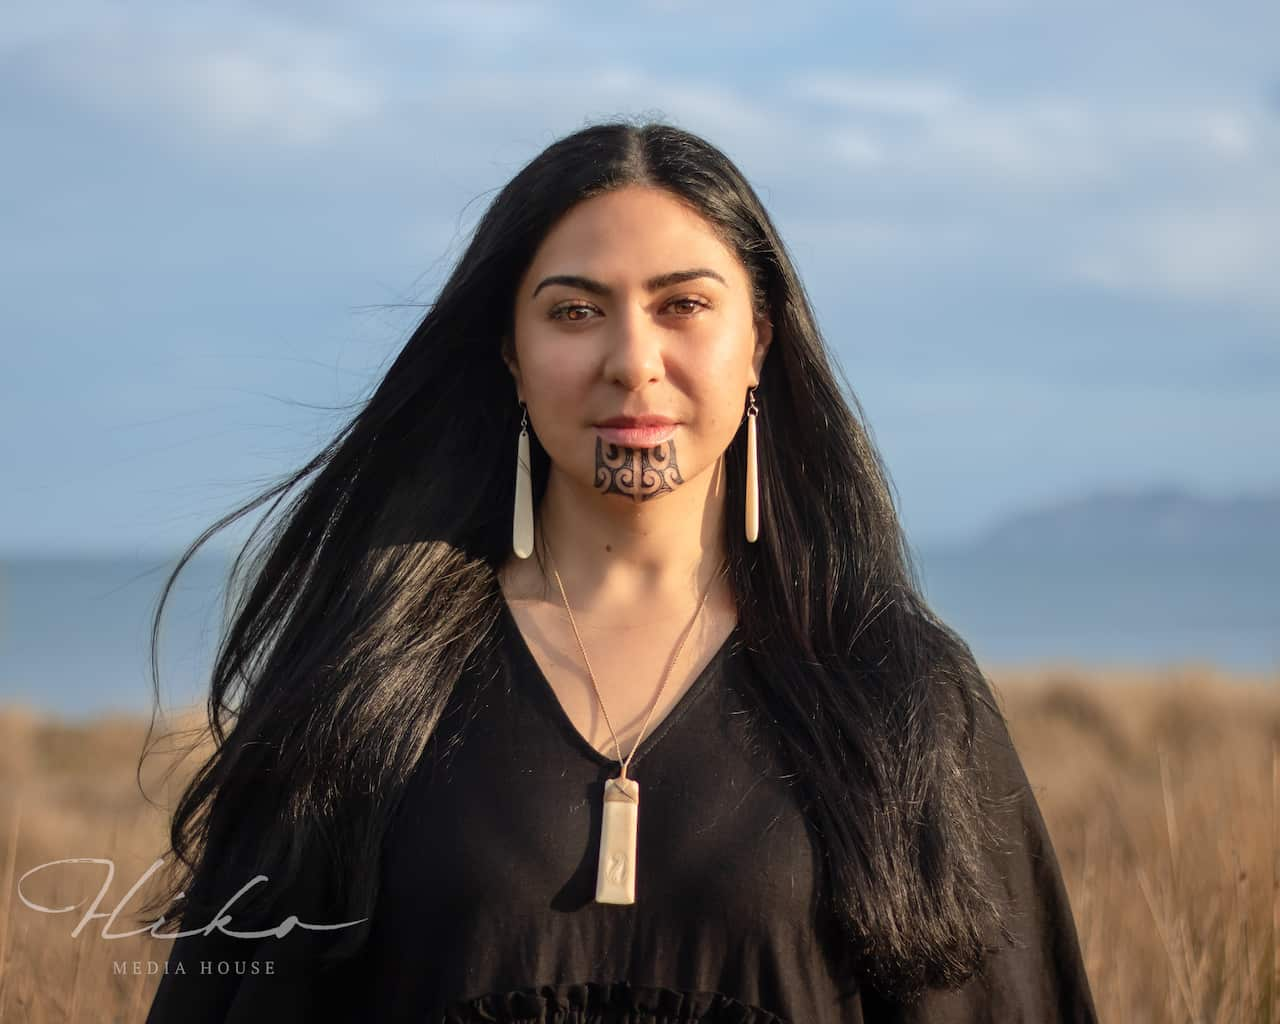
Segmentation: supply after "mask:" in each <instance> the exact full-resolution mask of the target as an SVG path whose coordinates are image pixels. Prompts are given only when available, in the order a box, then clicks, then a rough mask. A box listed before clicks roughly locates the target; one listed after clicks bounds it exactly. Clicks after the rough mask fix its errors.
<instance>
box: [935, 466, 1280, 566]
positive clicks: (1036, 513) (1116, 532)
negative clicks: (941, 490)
mask: <svg viewBox="0 0 1280 1024" xmlns="http://www.w3.org/2000/svg"><path fill="white" fill-rule="evenodd" d="M933 550H935V551H938V552H947V553H952V554H958V553H972V554H984V555H989V554H1019V553H1027V554H1030V553H1037V554H1043V553H1049V554H1052V553H1072V552H1080V553H1085V552H1093V553H1106V552H1123V553H1126V554H1137V553H1147V552H1149V553H1168V554H1173V553H1183V552H1184V553H1186V554H1206V553H1213V552H1236V553H1247V552H1251V551H1252V552H1257V553H1258V554H1259V555H1265V556H1267V557H1271V556H1276V555H1280V488H1277V489H1276V490H1273V491H1266V492H1261V493H1253V494H1241V495H1237V496H1235V497H1229V498H1211V497H1205V496H1202V495H1199V494H1196V493H1195V492H1193V491H1191V490H1190V489H1188V488H1185V487H1178V486H1156V487H1148V488H1145V489H1130V490H1102V491H1095V492H1093V493H1091V494H1086V495H1082V496H1080V497H1077V498H1072V499H1068V500H1064V501H1060V502H1055V503H1053V504H1049V505H1043V506H1040V507H1038V508H1032V509H1028V510H1026V511H1024V512H1020V513H1017V514H1014V515H1012V516H1009V517H1007V518H1005V519H1002V520H999V521H997V522H996V523H995V524H993V525H992V526H991V527H989V528H987V529H985V530H983V531H981V532H980V533H978V534H977V535H976V536H974V537H972V538H971V539H970V540H968V541H967V542H960V543H956V544H949V545H946V546H945V547H944V546H935V547H934V548H933ZM1277 586H1280V581H1277Z"/></svg>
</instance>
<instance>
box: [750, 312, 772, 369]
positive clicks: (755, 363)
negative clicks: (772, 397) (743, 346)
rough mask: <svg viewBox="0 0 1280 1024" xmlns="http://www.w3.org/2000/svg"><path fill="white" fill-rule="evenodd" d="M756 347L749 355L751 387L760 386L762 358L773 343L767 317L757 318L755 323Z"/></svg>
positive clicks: (770, 321)
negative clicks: (751, 377)
mask: <svg viewBox="0 0 1280 1024" xmlns="http://www.w3.org/2000/svg"><path fill="white" fill-rule="evenodd" d="M755 336H756V346H755V350H754V351H753V352H752V353H751V370H752V375H753V377H754V380H753V381H752V382H751V386H752V387H757V386H759V384H760V374H761V372H763V370H764V357H765V356H766V355H768V354H769V346H770V345H771V344H772V343H773V321H772V320H770V319H769V318H768V317H767V316H763V317H757V318H756V322H755Z"/></svg>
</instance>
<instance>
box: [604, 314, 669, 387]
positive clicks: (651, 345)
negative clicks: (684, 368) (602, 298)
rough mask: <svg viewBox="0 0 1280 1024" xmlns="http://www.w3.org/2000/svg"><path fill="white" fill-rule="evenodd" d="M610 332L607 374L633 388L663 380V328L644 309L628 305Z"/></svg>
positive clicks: (612, 325)
mask: <svg viewBox="0 0 1280 1024" xmlns="http://www.w3.org/2000/svg"><path fill="white" fill-rule="evenodd" d="M611 327H612V329H611V330H610V331H608V332H607V338H608V340H607V344H608V351H607V352H606V353H605V360H604V374H605V378H606V379H607V380H609V381H610V382H611V383H612V382H616V383H618V384H620V385H622V386H623V387H625V388H627V389H628V390H629V391H634V390H636V389H637V388H641V387H644V385H646V384H650V383H652V382H654V381H656V380H661V379H662V377H663V374H664V373H665V372H666V371H665V368H664V363H663V341H662V331H661V330H660V329H659V327H658V325H657V324H655V323H653V321H652V319H651V318H650V317H649V315H648V313H646V312H645V311H644V310H643V309H639V308H636V307H635V306H634V305H630V304H628V305H627V306H626V307H623V308H621V309H620V310H619V312H617V313H615V314H614V316H613V320H612V324H611Z"/></svg>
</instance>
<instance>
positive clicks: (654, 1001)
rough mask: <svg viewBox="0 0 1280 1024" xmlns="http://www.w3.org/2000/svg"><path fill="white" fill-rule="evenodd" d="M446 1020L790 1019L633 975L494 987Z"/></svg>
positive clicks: (746, 1022) (459, 1023)
mask: <svg viewBox="0 0 1280 1024" xmlns="http://www.w3.org/2000/svg"><path fill="white" fill-rule="evenodd" d="M440 1020H441V1021H442V1022H443V1024H477V1022H480V1021H494V1022H501V1024H631V1022H637V1024H638V1022H643V1024H676V1022H680V1024H684V1022H694V1021H696V1022H701V1024H790V1022H789V1021H787V1020H786V1018H784V1017H779V1016H777V1015H776V1014H774V1013H770V1012H769V1011H768V1010H764V1009H761V1008H760V1007H758V1006H748V1005H747V1004H746V1003H742V1002H739V1001H738V1000H736V999H734V998H733V997H731V996H727V995H725V994H724V993H722V992H706V991H680V990H678V989H671V988H662V987H660V986H657V985H633V984H631V983H630V982H627V981H615V982H594V981H588V982H578V983H564V984H558V985H540V986H538V987H536V988H521V989H512V990H511V991H508V992H491V993H489V994H488V995H483V996H478V997H476V998H474V999H462V1000H458V1001H457V1002H455V1003H453V1004H451V1005H450V1006H449V1007H448V1008H447V1009H446V1010H445V1013H444V1016H443V1017H441V1018H440Z"/></svg>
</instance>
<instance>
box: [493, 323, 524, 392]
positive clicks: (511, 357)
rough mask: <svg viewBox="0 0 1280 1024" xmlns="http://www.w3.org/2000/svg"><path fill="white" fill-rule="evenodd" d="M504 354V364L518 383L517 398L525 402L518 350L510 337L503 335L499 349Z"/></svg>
mask: <svg viewBox="0 0 1280 1024" xmlns="http://www.w3.org/2000/svg"><path fill="white" fill-rule="evenodd" d="M499 351H500V352H501V354H502V362H503V363H504V364H505V365H506V367H507V369H508V370H509V371H510V373H511V377H512V379H513V380H515V382H516V397H517V398H519V399H520V401H524V395H523V394H522V393H521V384H520V364H519V363H518V362H516V348H515V345H514V344H513V343H512V340H511V336H510V335H503V337H502V346H501V348H500V349H499Z"/></svg>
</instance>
